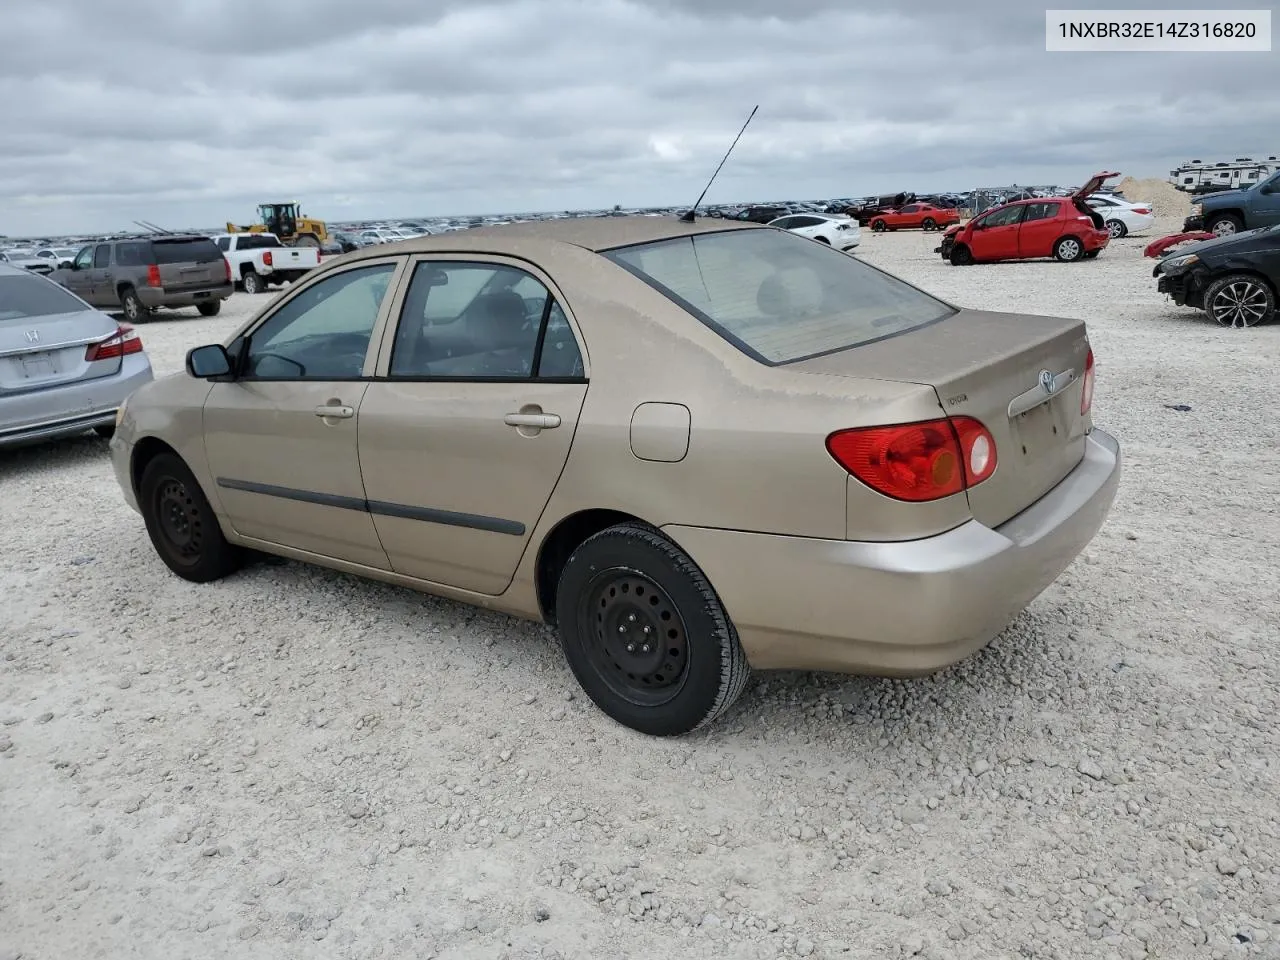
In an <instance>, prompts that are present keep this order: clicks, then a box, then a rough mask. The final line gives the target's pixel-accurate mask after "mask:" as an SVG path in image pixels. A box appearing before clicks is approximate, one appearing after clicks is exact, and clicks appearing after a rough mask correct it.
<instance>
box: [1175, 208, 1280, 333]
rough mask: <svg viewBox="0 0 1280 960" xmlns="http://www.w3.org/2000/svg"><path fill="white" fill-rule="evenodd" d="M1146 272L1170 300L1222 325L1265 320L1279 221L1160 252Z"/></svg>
mask: <svg viewBox="0 0 1280 960" xmlns="http://www.w3.org/2000/svg"><path fill="white" fill-rule="evenodd" d="M1152 276H1154V277H1155V278H1156V279H1157V289H1159V291H1160V292H1161V293H1165V294H1168V295H1169V296H1170V297H1172V298H1173V302H1174V303H1176V304H1178V305H1179V306H1188V307H1197V308H1200V309H1202V310H1204V312H1205V313H1207V314H1208V315H1209V316H1211V317H1212V318H1213V319H1214V320H1217V321H1218V323H1220V324H1222V325H1223V326H1224V327H1254V326H1257V325H1258V324H1261V323H1266V322H1267V321H1268V320H1271V319H1273V318H1274V317H1275V315H1276V291H1277V290H1280V225H1277V226H1274V227H1262V228H1260V229H1258V230H1249V231H1247V232H1246V233H1238V234H1236V235H1235V236H1228V237H1219V238H1218V239H1216V240H1204V241H1201V242H1200V243H1194V244H1192V245H1191V246H1189V247H1182V248H1181V249H1179V250H1175V251H1173V252H1172V253H1168V254H1166V255H1165V256H1164V257H1163V258H1161V260H1160V262H1159V263H1157V264H1156V266H1155V269H1154V270H1153V271H1152Z"/></svg>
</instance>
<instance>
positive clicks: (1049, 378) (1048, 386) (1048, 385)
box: [1040, 370, 1056, 393]
mask: <svg viewBox="0 0 1280 960" xmlns="http://www.w3.org/2000/svg"><path fill="white" fill-rule="evenodd" d="M1055 379H1056V378H1055V377H1054V375H1053V374H1052V373H1050V372H1049V371H1048V370H1041V371H1040V386H1041V387H1043V388H1044V392H1045V393H1053V384H1054V380H1055Z"/></svg>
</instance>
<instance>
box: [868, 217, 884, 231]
mask: <svg viewBox="0 0 1280 960" xmlns="http://www.w3.org/2000/svg"><path fill="white" fill-rule="evenodd" d="M885 226H886V225H885V222H884V221H883V220H872V221H871V229H872V230H874V231H875V232H876V233H884V231H885Z"/></svg>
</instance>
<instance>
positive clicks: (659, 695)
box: [556, 524, 751, 737]
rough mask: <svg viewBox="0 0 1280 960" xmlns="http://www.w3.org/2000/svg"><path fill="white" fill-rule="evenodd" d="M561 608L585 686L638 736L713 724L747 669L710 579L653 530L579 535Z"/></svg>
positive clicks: (559, 596) (564, 577)
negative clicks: (591, 535)
mask: <svg viewBox="0 0 1280 960" xmlns="http://www.w3.org/2000/svg"><path fill="white" fill-rule="evenodd" d="M556 610H557V611H558V613H559V616H558V620H559V628H560V642H561V645H562V647H563V649H564V654H565V659H566V660H568V662H569V668H570V669H571V670H572V671H573V674H574V676H575V677H577V679H578V683H579V684H581V686H582V689H583V690H584V691H585V692H586V694H587V696H589V697H590V698H591V700H592V701H593V702H594V703H595V704H596V706H598V707H599V708H600V709H601V710H602V711H604V712H605V713H606V714H608V715H609V716H610V717H612V718H613V719H614V720H616V721H617V722H618V723H621V724H623V725H625V726H628V727H630V728H631V729H633V730H638V731H639V732H641V733H646V734H650V735H652V736H664V737H665V736H678V735H680V734H684V733H688V732H689V731H691V730H695V729H697V728H698V727H701V726H704V725H705V724H708V723H710V722H712V721H713V720H715V719H716V718H717V717H719V716H720V715H721V714H723V713H724V712H725V711H726V710H727V709H728V708H729V706H730V705H731V704H732V703H733V702H734V701H735V700H736V699H737V698H738V696H739V695H740V694H741V693H742V690H743V687H745V686H746V682H747V678H748V677H749V676H750V673H751V671H750V668H749V667H748V665H747V658H746V654H745V653H743V651H742V646H741V644H739V642H738V634H737V631H736V630H734V627H733V624H732V623H731V622H730V621H729V617H728V614H726V613H725V610H724V607H723V606H722V605H721V603H720V599H719V598H718V597H717V596H716V593H715V590H714V589H713V588H712V586H711V584H710V582H709V581H708V580H707V578H706V576H705V575H704V574H703V573H702V571H701V570H699V569H698V567H697V566H696V565H695V564H694V562H693V560H692V559H690V558H689V556H688V555H687V554H686V553H685V552H684V551H683V550H681V549H680V548H679V547H677V546H676V545H675V544H674V543H672V542H671V541H670V540H668V539H667V538H666V537H664V536H662V534H660V533H659V532H658V531H656V530H654V529H652V528H650V527H645V526H641V525H639V524H620V525H618V526H613V527H609V528H607V529H605V530H602V531H601V532H600V533H597V534H596V535H595V536H593V537H590V538H588V539H587V540H585V541H583V542H582V543H581V544H580V545H579V546H578V547H577V549H575V550H574V551H573V553H572V554H571V555H570V557H569V560H568V562H567V563H566V564H565V567H564V570H563V571H562V572H561V574H560V583H559V586H558V587H557V590H556Z"/></svg>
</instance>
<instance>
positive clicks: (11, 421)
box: [0, 263, 152, 447]
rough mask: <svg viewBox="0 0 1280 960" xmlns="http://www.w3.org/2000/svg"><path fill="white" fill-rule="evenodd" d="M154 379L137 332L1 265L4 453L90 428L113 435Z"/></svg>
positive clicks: (0, 426)
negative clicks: (127, 404) (129, 404)
mask: <svg viewBox="0 0 1280 960" xmlns="http://www.w3.org/2000/svg"><path fill="white" fill-rule="evenodd" d="M151 380H152V373H151V361H150V360H149V359H148V357H147V354H146V352H145V351H144V350H143V349H142V340H141V339H140V338H139V337H138V334H137V331H135V330H134V329H133V328H132V327H130V326H129V325H128V324H120V323H117V322H116V321H115V320H113V319H111V317H109V316H107V315H106V314H105V313H102V312H101V311H99V310H95V309H93V307H91V306H89V304H87V303H85V302H84V301H83V300H81V299H80V298H79V297H77V296H75V295H74V294H72V293H71V292H70V291H69V290H66V289H65V288H63V287H60V286H59V285H58V284H56V283H54V282H53V281H52V280H49V279H47V278H45V277H41V276H36V275H34V274H32V273H31V272H30V271H29V270H23V269H21V268H18V267H13V266H8V265H5V264H3V263H0V447H7V446H13V445H17V444H25V443H33V442H35V441H41V440H52V439H55V438H58V437H68V436H75V435H76V434H81V433H86V432H88V431H90V430H94V431H96V432H97V433H98V434H99V435H100V436H104V437H109V436H111V434H112V432H113V431H114V430H115V423H116V413H117V411H118V410H119V408H120V405H121V404H122V403H124V400H125V398H126V397H127V396H129V394H131V393H132V392H133V391H134V390H136V389H137V388H138V387H141V386H142V385H143V384H145V383H150V382H151Z"/></svg>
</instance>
